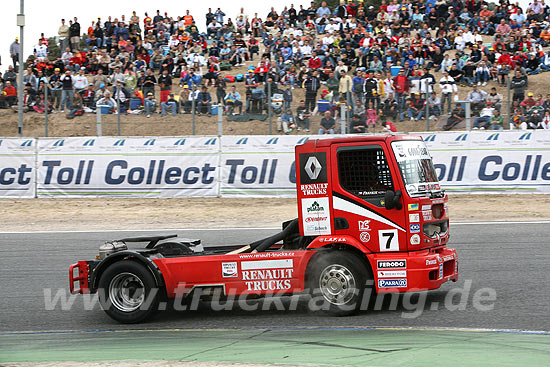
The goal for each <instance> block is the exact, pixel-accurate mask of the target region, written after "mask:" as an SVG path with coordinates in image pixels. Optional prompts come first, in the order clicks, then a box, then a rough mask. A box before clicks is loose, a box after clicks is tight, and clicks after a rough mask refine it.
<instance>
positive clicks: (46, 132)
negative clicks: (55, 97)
mask: <svg viewBox="0 0 550 367" xmlns="http://www.w3.org/2000/svg"><path fill="white" fill-rule="evenodd" d="M44 106H45V108H46V109H45V110H44V122H45V127H44V129H45V131H44V135H46V137H48V85H47V84H44Z"/></svg>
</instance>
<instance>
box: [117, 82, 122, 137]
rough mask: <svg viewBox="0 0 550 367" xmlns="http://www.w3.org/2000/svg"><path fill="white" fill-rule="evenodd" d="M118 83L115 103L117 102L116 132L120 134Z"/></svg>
mask: <svg viewBox="0 0 550 367" xmlns="http://www.w3.org/2000/svg"><path fill="white" fill-rule="evenodd" d="M120 88H121V87H120V85H117V88H116V104H117V112H118V113H117V133H118V136H120Z"/></svg>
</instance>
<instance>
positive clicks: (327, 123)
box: [319, 111, 336, 135]
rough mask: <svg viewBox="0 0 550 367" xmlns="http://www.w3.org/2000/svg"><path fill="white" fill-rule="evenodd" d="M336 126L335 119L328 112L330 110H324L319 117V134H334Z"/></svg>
mask: <svg viewBox="0 0 550 367" xmlns="http://www.w3.org/2000/svg"><path fill="white" fill-rule="evenodd" d="M335 127H336V120H334V117H332V115H331V114H330V111H326V112H325V115H324V116H323V118H322V119H321V126H320V127H319V135H323V134H334V129H335Z"/></svg>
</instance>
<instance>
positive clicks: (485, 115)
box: [473, 103, 495, 130]
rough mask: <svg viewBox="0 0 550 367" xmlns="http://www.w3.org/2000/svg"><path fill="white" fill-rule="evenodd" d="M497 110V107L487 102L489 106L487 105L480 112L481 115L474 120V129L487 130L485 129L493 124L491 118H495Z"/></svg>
mask: <svg viewBox="0 0 550 367" xmlns="http://www.w3.org/2000/svg"><path fill="white" fill-rule="evenodd" d="M494 112H495V109H494V108H493V106H491V104H490V103H487V106H485V107H484V108H483V109H482V110H481V112H480V114H479V117H477V118H476V119H475V120H474V127H473V129H474V130H477V129H481V130H485V129H488V128H489V126H490V125H491V120H492V119H493V114H494Z"/></svg>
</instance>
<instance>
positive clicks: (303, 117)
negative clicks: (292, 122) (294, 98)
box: [296, 100, 311, 132]
mask: <svg viewBox="0 0 550 367" xmlns="http://www.w3.org/2000/svg"><path fill="white" fill-rule="evenodd" d="M310 117H311V114H310V113H309V111H308V110H307V108H306V102H305V101H304V100H301V101H300V105H299V106H298V108H296V124H297V129H298V131H300V130H301V129H304V130H305V131H306V132H309V124H310V121H309V119H310Z"/></svg>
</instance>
